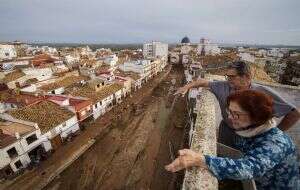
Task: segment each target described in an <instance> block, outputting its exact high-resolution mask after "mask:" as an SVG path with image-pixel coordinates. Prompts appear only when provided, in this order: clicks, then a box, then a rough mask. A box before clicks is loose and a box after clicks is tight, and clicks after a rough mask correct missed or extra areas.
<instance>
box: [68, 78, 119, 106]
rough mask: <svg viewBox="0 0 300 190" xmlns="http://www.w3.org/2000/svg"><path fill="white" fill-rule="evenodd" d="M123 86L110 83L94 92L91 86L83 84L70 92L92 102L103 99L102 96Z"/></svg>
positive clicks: (112, 92)
mask: <svg viewBox="0 0 300 190" xmlns="http://www.w3.org/2000/svg"><path fill="white" fill-rule="evenodd" d="M122 88H123V86H122V85H120V84H116V83H114V84H111V85H107V86H104V87H102V88H101V89H100V90H99V91H98V92H96V91H95V90H94V89H93V88H91V87H89V86H88V85H85V86H83V87H81V88H77V89H76V90H75V91H73V92H70V93H71V94H72V95H73V96H81V97H86V98H90V99H91V100H92V101H93V102H94V103H95V102H97V101H100V100H103V99H104V98H106V97H108V96H110V95H112V94H114V93H116V92H117V91H119V90H121V89H122Z"/></svg>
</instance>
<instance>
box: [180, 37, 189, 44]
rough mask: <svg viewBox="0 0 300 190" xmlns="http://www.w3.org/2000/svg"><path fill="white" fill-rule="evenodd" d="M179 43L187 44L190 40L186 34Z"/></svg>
mask: <svg viewBox="0 0 300 190" xmlns="http://www.w3.org/2000/svg"><path fill="white" fill-rule="evenodd" d="M181 43H182V44H189V43H191V42H190V39H189V38H188V37H187V36H185V37H184V38H182V40H181Z"/></svg>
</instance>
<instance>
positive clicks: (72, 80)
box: [40, 76, 89, 91]
mask: <svg viewBox="0 0 300 190" xmlns="http://www.w3.org/2000/svg"><path fill="white" fill-rule="evenodd" d="M88 79H89V78H88V77H85V76H69V77H66V78H64V79H62V80H59V81H56V82H54V83H50V84H47V85H44V86H41V87H40V88H41V89H42V90H45V91H50V90H54V89H57V88H60V87H68V86H70V85H72V84H74V83H77V82H80V81H82V80H88Z"/></svg>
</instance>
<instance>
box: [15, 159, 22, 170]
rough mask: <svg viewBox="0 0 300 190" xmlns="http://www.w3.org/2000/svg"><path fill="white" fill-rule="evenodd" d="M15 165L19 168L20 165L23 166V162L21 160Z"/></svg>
mask: <svg viewBox="0 0 300 190" xmlns="http://www.w3.org/2000/svg"><path fill="white" fill-rule="evenodd" d="M15 166H16V168H17V169H19V168H20V167H22V166H23V164H22V163H21V161H20V160H19V161H17V162H15Z"/></svg>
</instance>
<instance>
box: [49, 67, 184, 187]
mask: <svg viewBox="0 0 300 190" xmlns="http://www.w3.org/2000/svg"><path fill="white" fill-rule="evenodd" d="M182 79H183V72H182V70H181V69H178V68H175V69H174V68H173V69H172V70H171V71H170V73H169V74H168V75H167V76H166V77H165V78H164V79H163V80H162V81H161V82H160V83H159V85H158V86H157V87H155V88H154V90H153V91H152V93H151V94H150V95H148V96H145V97H143V100H142V101H140V102H139V103H137V104H136V105H134V108H131V109H127V110H125V111H124V112H122V113H117V114H119V115H121V116H120V117H119V118H118V119H117V120H114V121H113V122H112V124H111V126H110V127H108V128H107V129H106V130H104V131H103V132H102V133H101V135H99V136H97V138H96V142H95V144H94V145H93V146H92V147H91V148H90V149H89V150H87V152H85V153H84V154H83V155H82V156H81V157H80V158H79V159H78V160H76V161H75V162H74V163H73V164H72V165H71V166H69V167H68V168H67V169H66V170H65V171H64V172H63V173H61V175H60V176H59V177H57V178H56V179H54V180H53V181H52V183H50V184H49V185H48V186H47V187H46V188H44V189H47V190H50V189H58V190H67V189H72V190H73V189H176V188H178V187H179V185H178V184H180V180H179V179H180V177H178V176H175V175H174V174H171V173H168V172H166V171H165V170H164V165H165V164H168V163H169V162H170V161H171V159H170V154H169V146H168V143H169V141H171V142H172V144H173V146H174V149H175V151H176V150H178V149H179V147H182V146H183V144H182V142H183V134H184V129H183V127H184V124H185V113H186V105H185V100H184V99H183V98H178V99H177V101H176V102H175V103H174V107H173V109H172V111H171V107H172V103H173V100H174V96H173V93H174V90H175V89H176V88H177V87H179V86H181V82H182ZM94 127H95V126H94ZM87 130H88V129H87Z"/></svg>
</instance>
